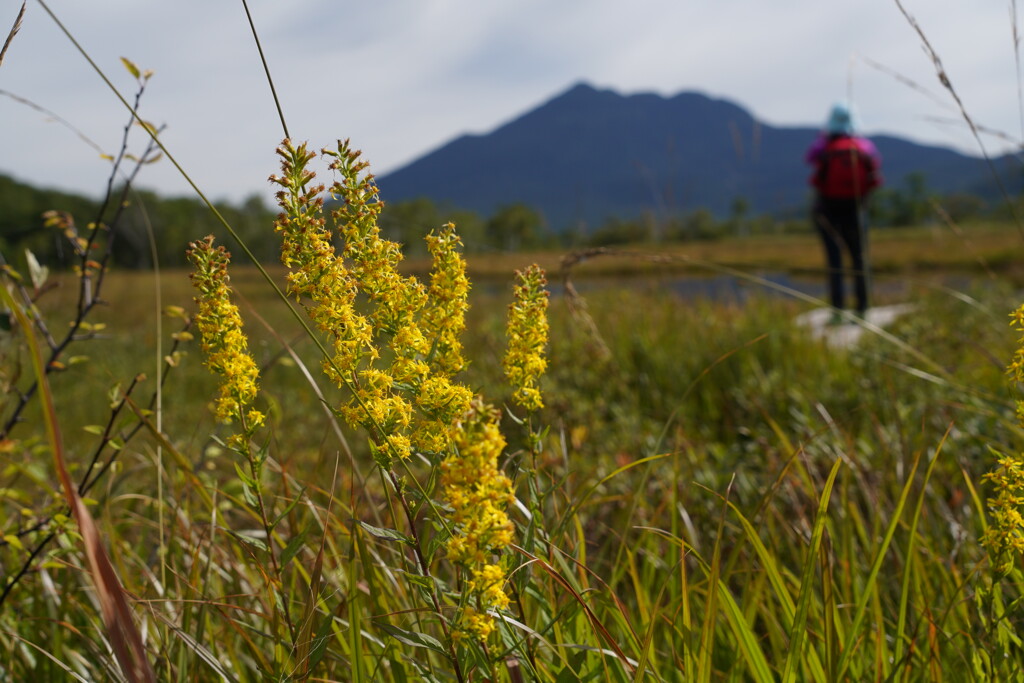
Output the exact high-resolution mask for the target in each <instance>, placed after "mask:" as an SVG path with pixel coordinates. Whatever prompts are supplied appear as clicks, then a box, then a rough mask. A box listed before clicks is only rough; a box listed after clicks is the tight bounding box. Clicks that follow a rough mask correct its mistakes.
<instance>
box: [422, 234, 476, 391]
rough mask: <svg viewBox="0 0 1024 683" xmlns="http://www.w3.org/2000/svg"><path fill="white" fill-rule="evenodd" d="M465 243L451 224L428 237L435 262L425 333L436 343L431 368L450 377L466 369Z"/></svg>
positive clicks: (424, 324)
mask: <svg viewBox="0 0 1024 683" xmlns="http://www.w3.org/2000/svg"><path fill="white" fill-rule="evenodd" d="M461 248H462V240H460V239H459V236H458V235H457V234H455V225H454V224H453V223H448V224H446V225H445V226H444V227H442V228H441V230H440V231H439V232H437V233H431V234H430V235H427V249H429V250H430V255H431V256H432V257H433V259H434V267H433V271H432V272H431V274H430V288H429V290H428V292H427V296H428V298H427V307H426V309H425V310H424V312H423V323H422V324H423V331H424V334H426V335H427V337H428V338H429V339H432V340H434V341H433V348H432V349H431V351H430V359H431V365H432V367H433V368H434V369H435V371H437V372H441V373H444V374H445V375H448V376H451V375H454V374H455V373H457V372H460V371H461V370H462V369H463V368H465V366H466V361H465V359H464V358H463V357H462V341H461V338H462V333H463V331H465V329H466V310H467V309H468V308H469V304H468V302H467V298H468V296H469V279H468V278H467V277H466V261H465V259H463V258H462V254H461V253H460V251H459V250H460V249H461Z"/></svg>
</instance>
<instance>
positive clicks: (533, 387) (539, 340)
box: [502, 264, 548, 411]
mask: <svg viewBox="0 0 1024 683" xmlns="http://www.w3.org/2000/svg"><path fill="white" fill-rule="evenodd" d="M545 285H547V280H546V279H545V277H544V271H543V270H542V269H541V268H540V267H539V266H537V265H536V264H534V265H532V266H530V267H529V268H527V269H526V270H525V271H516V285H515V301H513V302H512V304H511V305H510V306H509V311H508V328H507V329H508V350H507V351H506V352H505V359H504V362H503V363H502V367H503V368H504V370H505V377H506V378H507V379H508V381H509V384H511V385H512V390H513V393H512V400H513V401H514V402H515V403H517V404H518V405H520V406H522V407H523V408H526V409H527V410H529V411H534V410H538V409H540V408H543V407H544V402H543V401H542V400H541V394H540V389H538V388H537V383H538V381H539V379H540V376H541V375H543V374H544V371H545V370H546V369H547V366H548V363H547V360H546V359H545V357H544V347H545V346H546V345H547V342H548V319H547V309H548V292H547V290H546V289H545Z"/></svg>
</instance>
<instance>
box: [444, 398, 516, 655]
mask: <svg viewBox="0 0 1024 683" xmlns="http://www.w3.org/2000/svg"><path fill="white" fill-rule="evenodd" d="M452 437H453V442H454V446H455V452H454V453H452V454H451V455H449V456H448V457H447V458H445V459H444V461H443V462H442V463H441V486H442V488H443V490H444V498H445V501H446V502H447V503H448V505H449V507H451V509H452V515H451V520H452V522H453V523H454V525H455V529H454V531H453V535H452V537H451V538H450V539H449V540H448V543H447V551H448V558H449V559H450V560H451V561H452V562H455V563H456V564H459V565H461V566H463V567H464V568H465V569H466V570H467V572H468V578H467V587H468V590H469V593H470V596H469V597H470V598H471V601H472V602H473V603H474V604H476V605H477V606H478V607H480V608H482V609H484V610H488V609H504V608H505V607H507V606H508V596H507V595H506V594H505V591H504V588H503V586H504V581H505V574H504V571H503V570H502V568H501V567H500V566H499V565H497V564H494V563H493V562H492V561H491V558H492V557H493V556H494V555H496V554H498V553H500V552H501V551H502V550H503V549H505V548H506V547H508V545H509V544H510V543H511V542H512V522H511V521H510V520H509V518H508V515H507V514H506V513H505V506H506V505H508V504H509V503H510V502H511V501H512V500H513V492H512V482H511V481H510V480H509V478H508V477H507V476H505V474H504V473H502V472H501V470H500V469H499V467H498V458H499V456H500V455H501V452H502V450H504V448H505V439H504V437H502V435H501V431H500V430H499V428H498V412H497V411H496V410H494V408H492V407H491V406H488V405H485V404H484V403H483V402H482V401H480V400H479V399H476V400H474V401H473V403H472V405H471V407H470V410H469V411H467V412H466V413H465V415H464V416H462V418H461V419H460V420H459V421H458V422H457V423H456V425H455V429H454V430H453V434H452ZM471 614H472V615H473V616H472V618H470V617H468V616H467V614H465V613H464V614H462V615H461V617H460V620H459V623H462V624H463V625H464V626H465V624H467V623H468V624H469V626H465V628H466V630H468V631H469V632H470V633H472V634H474V635H475V636H476V637H479V638H486V637H487V635H489V634H490V632H491V631H492V630H493V625H491V626H490V628H483V627H482V626H481V623H482V621H483V620H484V619H486V618H487V617H486V616H485V615H483V614H477V613H476V612H475V611H474V612H472V613H471ZM467 619H468V621H467Z"/></svg>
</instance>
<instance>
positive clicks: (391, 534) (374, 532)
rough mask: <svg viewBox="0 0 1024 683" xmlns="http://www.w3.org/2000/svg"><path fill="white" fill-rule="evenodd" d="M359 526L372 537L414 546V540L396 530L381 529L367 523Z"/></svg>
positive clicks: (361, 523)
mask: <svg viewBox="0 0 1024 683" xmlns="http://www.w3.org/2000/svg"><path fill="white" fill-rule="evenodd" d="M359 526H361V527H363V528H364V529H366V531H368V532H369V533H370V535H371V536H376V537H377V538H383V539H385V540H388V541H401V542H402V543H405V544H407V545H412V544H413V543H412V539H411V538H409V537H408V536H406V535H405V534H403V533H401V532H400V531H395V530H394V529H381V528H380V527H377V526H373V525H370V524H367V523H366V522H359Z"/></svg>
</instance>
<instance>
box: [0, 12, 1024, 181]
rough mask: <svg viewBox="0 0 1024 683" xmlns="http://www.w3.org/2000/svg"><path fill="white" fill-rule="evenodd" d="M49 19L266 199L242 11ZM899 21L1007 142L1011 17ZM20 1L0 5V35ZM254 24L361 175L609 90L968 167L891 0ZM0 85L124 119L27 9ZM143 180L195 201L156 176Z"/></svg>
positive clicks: (265, 94) (63, 133)
mask: <svg viewBox="0 0 1024 683" xmlns="http://www.w3.org/2000/svg"><path fill="white" fill-rule="evenodd" d="M48 4H49V7H50V8H51V9H52V10H53V11H54V13H55V14H56V15H57V17H58V18H59V19H60V20H61V21H62V22H63V23H64V24H65V25H66V26H67V28H68V29H69V30H70V31H71V33H72V34H73V35H74V36H75V38H76V39H77V40H78V41H79V42H80V44H81V45H82V46H83V47H84V49H85V50H86V51H87V52H88V53H89V54H90V56H91V57H92V58H93V60H95V62H96V63H97V64H98V65H99V66H100V68H101V69H103V70H104V71H105V72H106V74H107V75H108V77H110V78H111V80H112V81H113V82H114V84H115V85H116V86H117V87H118V88H119V89H120V90H121V92H122V93H124V94H125V95H126V96H131V95H132V94H133V91H134V88H135V83H134V80H133V79H132V77H131V76H130V75H129V74H128V72H127V71H126V70H125V69H124V67H122V66H121V64H120V60H119V58H120V57H122V56H123V57H127V58H129V59H131V60H132V61H134V62H135V63H136V64H138V66H139V67H140V68H143V69H152V70H153V72H154V76H153V77H152V79H151V81H150V83H149V85H148V86H147V90H146V93H145V95H144V97H143V100H142V105H141V109H140V114H141V115H142V116H143V118H145V119H147V120H149V121H151V122H153V123H155V124H159V125H166V130H165V132H164V133H163V134H162V136H161V139H162V140H163V142H164V143H165V144H166V145H167V147H168V148H169V150H170V152H171V153H172V154H173V155H174V156H175V157H176V158H177V159H178V161H179V163H181V165H182V166H183V167H184V168H185V170H186V171H187V172H188V173H189V174H191V175H192V177H193V178H194V180H195V181H196V182H197V183H198V185H199V186H200V187H201V188H202V189H203V191H204V192H206V193H207V194H208V195H209V196H211V197H213V198H218V199H220V198H223V199H230V200H236V201H237V200H241V199H242V198H244V197H246V196H248V195H251V194H253V193H260V194H263V195H265V196H267V197H269V196H270V193H271V188H270V186H269V184H268V183H267V182H266V178H267V176H268V175H269V174H270V173H272V172H275V171H276V167H277V162H276V159H275V157H274V153H273V150H274V147H275V146H276V144H277V143H278V142H279V141H280V139H281V138H282V137H283V132H282V127H281V123H280V120H279V118H278V114H277V110H276V109H275V107H274V103H273V99H272V97H271V93H270V89H269V86H268V85H267V82H266V78H265V76H264V73H263V67H262V65H261V64H260V61H259V55H258V52H257V50H256V46H255V44H254V42H253V38H252V33H251V30H250V28H249V24H248V22H247V20H246V16H245V11H244V8H243V6H242V3H241V1H240V0H238V1H234V0H173V1H171V0H90V1H89V2H84V1H83V0H49V2H48ZM903 4H904V7H905V8H906V9H907V11H908V12H909V13H910V14H911V15H913V16H914V17H915V19H916V20H917V22H918V24H919V25H920V27H921V29H922V30H923V31H924V33H925V34H926V36H927V37H928V40H929V41H930V43H931V44H932V46H933V47H934V49H935V50H936V52H937V53H938V54H939V56H940V57H941V59H942V63H943V65H944V67H945V69H946V72H947V73H948V75H949V78H950V80H951V81H952V83H953V86H954V88H956V90H957V92H958V94H959V95H960V97H961V99H962V100H963V103H964V105H965V106H966V108H967V110H968V111H969V112H970V114H971V115H972V116H973V117H974V118H975V119H976V120H977V122H978V123H979V124H981V125H984V126H987V127H990V128H993V129H996V130H1001V131H1003V132H1005V133H1007V134H1009V135H1011V136H1013V138H1014V139H1019V138H1020V137H1021V129H1022V123H1021V114H1020V107H1019V90H1018V78H1017V68H1016V64H1017V62H1016V56H1015V54H1014V45H1013V22H1012V20H1011V16H1012V15H1011V7H1012V5H1011V2H1009V1H1008V0H1007V1H1003V0H904V3H903ZM20 6H21V1H20V0H0V31H2V35H0V38H2V37H3V36H6V34H7V31H8V29H9V27H10V25H11V24H12V23H13V21H14V18H15V16H16V15H17V12H18V9H19V8H20ZM250 9H251V12H252V15H253V19H254V21H255V23H256V27H257V30H258V31H259V33H260V37H261V40H262V42H263V48H264V51H265V53H266V57H267V59H268V61H269V65H270V70H271V74H272V75H273V77H274V81H275V83H276V85H277V89H278V94H279V95H280V97H281V100H282V106H283V109H284V115H285V118H286V121H287V124H288V128H289V130H290V132H291V135H292V137H293V138H295V139H296V140H308V141H310V143H311V145H313V146H314V147H316V148H319V147H323V146H325V145H330V144H332V143H333V142H334V141H335V140H336V139H337V138H346V137H348V138H351V139H352V141H353V144H354V145H355V146H356V147H358V148H361V149H362V150H363V151H364V153H365V155H366V157H367V158H368V160H369V161H370V162H371V165H372V169H373V170H374V172H375V173H376V174H377V175H378V176H380V175H383V174H385V173H386V172H388V171H390V170H394V169H397V168H399V167H401V166H402V165H404V164H405V163H408V162H409V161H412V160H414V159H416V158H417V157H419V156H421V155H423V154H425V153H427V152H429V151H431V150H433V149H435V148H437V147H439V146H441V145H442V144H444V143H446V142H447V141H449V140H451V139H452V138H454V137H456V136H458V135H461V134H463V133H467V132H473V133H486V132H488V131H490V130H493V129H494V128H495V127H497V126H499V125H501V124H502V123H504V122H506V121H509V120H511V119H513V118H515V117H517V116H518V115H520V114H522V113H524V112H526V111H528V110H530V109H532V108H534V107H536V106H537V105H539V104H541V103H543V102H544V101H546V100H548V99H550V98H551V97H553V96H555V95H557V94H559V93H561V92H562V91H563V90H565V89H567V88H569V87H570V86H571V85H573V84H574V83H576V82H579V81H587V82H589V83H591V84H592V85H594V86H596V87H599V88H611V89H614V90H616V91H618V92H620V93H623V94H631V93H637V92H656V93H660V94H663V95H674V94H676V93H678V92H681V91H685V90H696V91H700V92H704V93H706V94H709V95H712V96H715V97H722V98H725V99H728V100H732V101H734V102H736V103H738V104H741V105H742V106H744V107H746V108H748V109H749V110H750V111H751V112H752V113H753V114H754V115H755V116H756V117H758V118H759V119H761V120H762V121H765V122H767V123H769V124H772V125H779V126H797V125H813V126H817V125H820V124H821V122H822V121H823V119H824V117H825V114H826V112H827V110H828V108H829V106H830V105H831V103H832V102H833V101H837V100H843V99H845V98H846V97H847V95H848V94H852V100H853V102H854V105H855V107H856V109H857V111H858V114H859V117H860V120H861V122H862V128H863V130H864V132H866V133H869V134H871V133H880V132H884V133H889V134H896V135H901V136H904V137H907V138H910V139H913V140H917V141H922V142H928V143H935V144H943V145H946V146H950V147H954V148H957V149H960V150H963V151H967V152H972V153H978V147H977V145H976V143H974V142H973V139H972V137H971V135H970V134H969V132H967V130H966V128H965V126H964V125H963V124H962V121H961V120H960V119H959V114H958V112H957V110H956V109H955V108H952V107H951V104H952V101H951V98H950V97H949V95H948V93H947V92H945V91H944V90H943V88H942V86H941V85H940V84H939V82H938V79H937V78H936V75H935V74H936V72H935V67H934V65H933V64H932V61H931V59H930V58H929V56H928V55H927V54H926V52H925V51H924V49H923V47H922V42H921V40H920V38H919V37H918V35H917V33H916V31H915V30H914V29H913V28H912V26H911V25H910V24H909V23H908V21H907V20H906V19H905V18H904V16H903V15H902V13H901V12H900V10H899V8H898V6H897V5H896V3H895V0H847V1H846V2H834V1H830V0H628V1H627V0H504V1H501V0H491V1H489V2H481V1H480V0H368V1H361V2H356V1H351V0H286V1H283V0H273V1H271V0H250ZM1021 11H1022V13H1024V7H1022V9H1021ZM1018 24H1020V21H1018ZM908 80H909V81H912V82H913V83H914V84H916V85H914V86H911V85H908V84H907V83H906V81H908ZM0 90H2V91H3V93H9V94H10V95H14V96H16V97H18V98H23V99H26V100H29V101H31V102H33V103H34V104H36V105H38V106H40V107H43V108H45V109H47V110H49V111H52V112H53V113H55V114H57V115H58V116H60V117H62V118H63V119H65V120H66V121H68V122H69V123H71V124H72V125H73V126H74V127H75V128H77V129H79V130H80V131H81V132H82V133H83V134H84V135H85V136H87V137H88V138H89V139H91V140H92V141H94V142H95V143H96V144H97V145H98V146H99V147H100V148H101V149H103V150H104V151H106V152H108V153H114V152H116V150H117V145H118V142H119V140H120V135H121V130H122V128H123V126H124V124H125V122H126V120H127V117H128V114H127V111H126V110H125V109H124V108H123V106H122V105H121V104H120V103H119V102H118V101H117V99H116V98H115V96H114V95H113V94H112V93H111V92H110V90H109V89H108V88H107V87H106V86H105V85H104V83H103V81H102V80H101V79H100V77H99V76H98V75H97V74H96V73H95V72H94V71H93V70H92V68H91V67H90V66H89V64H88V63H87V62H86V61H85V59H84V58H83V57H82V56H81V55H80V54H78V52H77V51H76V50H75V48H74V47H73V46H72V44H71V43H70V42H69V40H68V39H67V38H66V37H65V36H64V35H63V34H62V33H61V32H60V31H59V29H58V28H57V26H56V24H55V23H54V21H53V20H52V19H51V18H50V17H49V16H48V15H47V14H46V13H45V12H44V11H43V8H42V6H40V5H39V4H38V3H37V2H36V1H35V0H30V1H29V4H28V9H27V12H26V16H25V21H24V25H23V28H22V30H21V32H20V33H19V34H18V35H17V36H16V37H15V39H14V41H13V42H12V44H11V47H10V49H9V50H8V53H7V55H6V58H5V60H4V62H3V64H2V65H0ZM0 123H2V125H0V173H6V174H10V175H13V176H15V177H16V178H18V179H21V180H25V181H29V182H32V183H36V184H41V185H46V186H50V187H59V188H64V189H69V190H74V191H79V192H84V193H88V194H92V195H98V194H99V193H100V192H101V191H102V189H103V185H104V181H105V178H106V175H107V172H108V169H109V162H106V161H104V160H103V159H102V158H101V157H100V155H99V153H98V152H97V151H96V150H95V149H93V148H92V147H90V146H89V145H88V144H87V143H85V142H84V141H82V140H81V139H80V138H79V137H78V136H77V134H76V133H75V132H73V131H71V130H69V129H68V128H66V127H64V126H63V125H61V124H60V123H57V122H55V121H53V120H52V119H51V118H50V117H48V116H47V115H45V114H42V113H40V112H39V111H37V110H35V109H32V108H30V107H28V106H26V105H25V104H22V103H20V102H18V101H16V100H14V99H12V98H11V97H9V96H0ZM135 139H136V150H139V149H141V145H142V144H143V142H144V141H143V139H142V136H140V135H137V136H136V138H135ZM985 141H986V145H988V146H989V147H990V150H992V151H1002V150H1005V149H1006V148H1007V143H1006V142H1005V141H1000V140H998V139H997V138H986V140H985ZM139 184H140V185H142V186H146V187H151V188H155V189H158V190H160V191H162V192H165V193H169V194H186V193H190V190H189V189H188V187H187V185H186V184H185V182H184V181H183V180H182V179H181V178H180V176H179V175H178V174H177V172H176V171H175V170H174V168H173V167H172V166H171V165H170V164H168V163H166V162H160V163H158V164H156V165H154V166H152V167H149V168H147V169H145V170H144V171H143V174H142V176H141V177H140V179H139Z"/></svg>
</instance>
